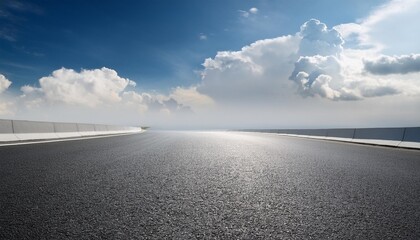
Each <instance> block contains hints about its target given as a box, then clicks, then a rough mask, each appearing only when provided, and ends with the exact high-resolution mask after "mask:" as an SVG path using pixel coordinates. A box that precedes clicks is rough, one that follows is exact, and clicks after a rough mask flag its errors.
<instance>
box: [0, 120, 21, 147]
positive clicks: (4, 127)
mask: <svg viewBox="0 0 420 240" xmlns="http://www.w3.org/2000/svg"><path fill="white" fill-rule="evenodd" d="M17 140H19V139H18V138H17V137H16V135H15V134H14V133H13V122H12V120H1V119H0V142H10V141H17Z"/></svg>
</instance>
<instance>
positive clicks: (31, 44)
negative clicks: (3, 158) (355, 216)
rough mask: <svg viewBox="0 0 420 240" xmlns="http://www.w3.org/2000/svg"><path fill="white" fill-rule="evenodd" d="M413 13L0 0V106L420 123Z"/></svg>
mask: <svg viewBox="0 0 420 240" xmlns="http://www.w3.org/2000/svg"><path fill="white" fill-rule="evenodd" d="M419 11H420V1H418V0H372V1H365V0H351V1H350V0H349V1H333V0H320V1H308V0H296V1H276V0H231V1H226V0H225V1H221V0H220V1H219V0H214V1H204V0H203V1H202V0H185V1H170V0H154V1H152V0H150V1H128V0H127V1H119V2H117V1H49V0H39V1H23V0H3V1H1V2H0V118H17V119H32V120H51V121H53V120H54V121H84V122H101V123H102V122H103V123H121V124H133V123H138V122H141V123H142V124H146V125H153V126H157V127H162V128H172V127H173V128H229V127H241V126H242V127H347V126H348V127H357V126H402V125H403V126H412V125H418V122H420V113H419V112H420V111H418V109H420V83H419V79H420V45H419V44H418V43H417V41H416V40H415V39H418V38H419V37H420V35H419V32H420V27H419V26H418V24H415V23H416V22H418V21H420V16H419V14H418V12H419ZM372 109H374V110H372Z"/></svg>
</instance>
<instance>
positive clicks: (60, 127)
mask: <svg viewBox="0 0 420 240" xmlns="http://www.w3.org/2000/svg"><path fill="white" fill-rule="evenodd" d="M54 130H55V133H56V134H57V136H58V137H59V138H71V137H81V136H82V135H81V134H80V132H79V129H78V128H77V123H54Z"/></svg>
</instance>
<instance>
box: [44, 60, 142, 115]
mask: <svg viewBox="0 0 420 240" xmlns="http://www.w3.org/2000/svg"><path fill="white" fill-rule="evenodd" d="M39 83H40V89H41V90H42V92H43V93H44V94H45V98H46V100H48V101H52V102H63V103H67V104H76V105H84V106H90V107H95V106H96V105H99V104H103V103H115V102H119V101H120V100H121V96H120V94H121V93H122V91H123V90H124V89H125V88H126V87H127V86H135V82H133V81H131V80H129V79H126V78H122V77H120V76H118V74H117V72H116V71H114V70H112V69H109V68H105V67H103V68H101V69H94V70H82V71H80V72H76V71H74V70H72V69H66V68H61V69H59V70H55V71H54V72H53V73H52V75H51V76H48V77H43V78H41V79H40V80H39Z"/></svg>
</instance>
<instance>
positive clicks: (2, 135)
mask: <svg viewBox="0 0 420 240" xmlns="http://www.w3.org/2000/svg"><path fill="white" fill-rule="evenodd" d="M137 132H141V128H140V127H123V126H113V125H104V124H86V123H57V122H37V121H24V120H4V119H0V142H1V143H7V142H14V141H26V140H47V139H60V138H78V137H85V136H99V135H112V134H124V133H137Z"/></svg>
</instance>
